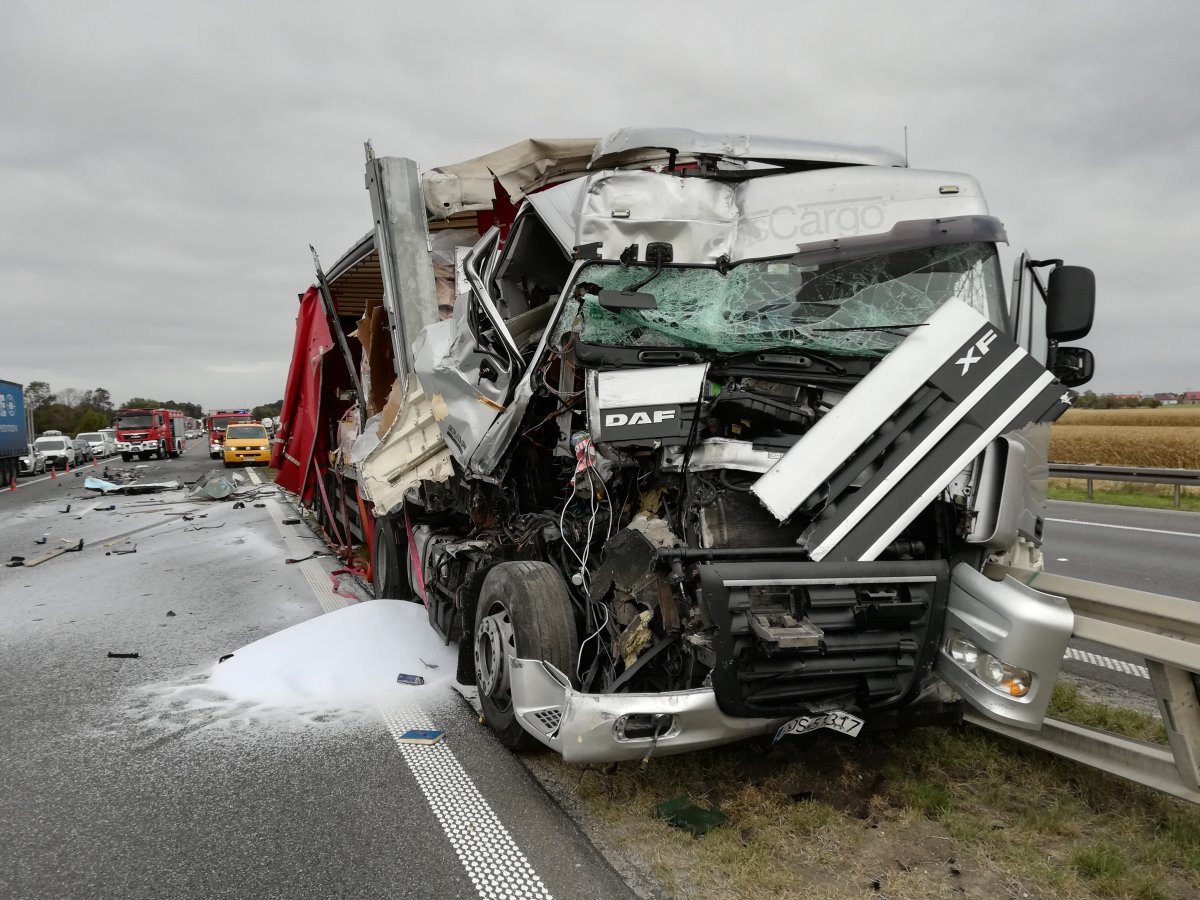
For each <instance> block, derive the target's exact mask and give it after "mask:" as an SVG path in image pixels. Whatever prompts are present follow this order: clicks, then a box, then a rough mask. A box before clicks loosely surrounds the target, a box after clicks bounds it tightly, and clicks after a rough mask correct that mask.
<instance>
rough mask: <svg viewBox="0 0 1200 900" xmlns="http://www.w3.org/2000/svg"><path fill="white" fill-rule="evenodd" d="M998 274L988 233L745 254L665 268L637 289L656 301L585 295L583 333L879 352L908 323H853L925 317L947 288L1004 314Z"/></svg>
mask: <svg viewBox="0 0 1200 900" xmlns="http://www.w3.org/2000/svg"><path fill="white" fill-rule="evenodd" d="M651 272H652V270H651V269H649V268H647V267H646V266H620V265H615V264H602V263H598V264H594V265H590V266H585V267H584V268H583V269H581V270H580V273H579V278H578V280H579V281H580V282H592V283H593V284H596V285H599V286H600V287H601V288H607V289H612V290H622V289H625V288H628V287H629V286H630V285H634V284H636V283H638V282H639V281H642V280H643V279H645V278H647V277H648V276H649V275H650V274H651ZM1001 283H1002V282H1001V278H1000V270H999V262H998V259H997V256H996V248H995V246H994V245H992V244H987V243H970V244H952V245H949V246H942V247H926V248H920V249H915V250H901V251H897V252H895V253H885V254H880V255H878V256H870V257H865V258H862V259H854V260H840V261H837V262H829V263H823V264H820V265H813V266H804V265H797V264H796V263H794V262H792V261H791V260H788V259H780V260H768V261H762V262H747V263H742V264H741V265H738V266H735V267H734V268H732V269H730V270H729V271H728V272H727V273H726V274H725V275H722V274H720V273H719V272H718V271H717V270H716V269H710V268H703V269H702V268H669V269H664V270H663V271H662V273H661V274H660V275H659V276H658V277H657V278H655V279H654V280H652V281H651V282H650V283H649V284H647V285H646V286H645V287H644V288H642V289H641V290H643V291H645V292H648V293H652V294H654V296H655V297H656V298H657V301H658V308H657V309H652V310H621V311H619V312H609V311H608V310H605V309H602V308H601V307H600V304H599V302H598V300H597V298H596V297H595V296H594V295H587V296H586V297H585V299H584V302H583V307H582V310H581V313H582V326H581V332H580V337H581V339H582V340H584V341H586V342H587V343H590V344H603V345H607V346H615V347H700V348H706V349H711V350H717V351H721V352H725V353H740V352H745V351H753V350H769V349H773V348H798V349H805V350H816V351H823V352H826V353H835V354H841V355H848V356H883V355H885V354H886V353H887V352H888V351H889V350H891V349H892V348H893V347H895V346H896V345H897V344H898V343H900V341H902V340H903V339H904V338H905V337H906V336H907V335H908V334H909V333H910V331H909V330H905V329H900V330H897V331H895V332H891V331H882V330H875V331H872V330H862V331H858V330H854V329H861V328H865V329H872V328H880V326H893V325H913V324H917V323H920V322H924V321H925V320H926V319H928V318H929V316H930V315H932V313H933V312H934V310H936V309H937V308H938V307H939V306H941V305H942V304H943V303H945V302H946V301H947V300H950V299H951V298H954V299H958V300H961V301H962V302H964V303H966V304H967V305H968V306H970V307H971V308H973V309H974V310H975V311H976V312H979V313H980V314H982V315H984V316H986V317H987V318H989V319H990V320H991V321H993V322H999V321H1001V318H1000V316H1001V313H1000V310H1001V308H1002V303H1003V292H1002V288H1001ZM839 329H849V330H839Z"/></svg>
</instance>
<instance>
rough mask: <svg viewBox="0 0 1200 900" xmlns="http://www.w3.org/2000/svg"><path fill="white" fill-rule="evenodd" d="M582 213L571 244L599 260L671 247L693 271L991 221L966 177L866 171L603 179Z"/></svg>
mask: <svg viewBox="0 0 1200 900" xmlns="http://www.w3.org/2000/svg"><path fill="white" fill-rule="evenodd" d="M947 187H953V192H952V193H947V192H944V191H943V188H947ZM564 193H565V192H564ZM577 209H578V212H577V219H578V221H577V225H576V240H575V243H576V244H578V245H581V246H582V245H589V244H598V245H599V246H598V247H597V248H596V252H597V253H598V254H599V258H601V259H608V260H616V259H619V258H620V256H621V254H622V252H624V251H625V249H626V248H627V247H629V246H630V245H631V244H637V245H638V246H639V248H640V250H641V252H642V255H641V256H640V257H639V258H640V259H643V260H644V258H645V257H644V252H645V247H646V244H647V243H649V242H651V241H666V242H669V243H671V245H672V248H673V254H674V262H675V263H676V264H694V265H712V264H714V263H716V261H717V260H718V259H720V258H721V257H725V258H727V259H728V260H729V261H731V262H739V261H742V260H751V259H765V258H768V257H777V256H785V255H790V254H794V253H795V252H796V250H797V248H799V247H801V246H803V245H805V244H811V243H814V242H820V241H830V240H845V239H847V238H857V237H862V236H864V235H875V234H887V233H888V232H890V231H892V230H893V229H894V228H895V227H896V225H897V224H898V223H901V222H910V221H923V220H932V219H945V218H953V217H959V216H986V215H987V214H988V209H987V203H986V202H985V201H984V198H983V194H982V191H981V190H980V188H979V184H978V182H976V181H975V179H974V178H971V177H970V176H969V175H963V174H962V173H958V172H933V171H919V170H916V169H879V168H869V167H846V168H835V169H819V170H816V171H808V172H789V173H782V174H778V175H770V176H768V177H761V178H752V179H749V180H745V181H741V182H724V181H714V180H709V179H703V178H681V177H679V176H675V175H666V174H661V173H656V172H644V171H622V172H600V173H597V174H595V175H592V176H591V177H590V178H589V179H588V180H587V185H586V189H585V193H584V195H583V197H582V198H581V201H580V203H579V204H578V207H577Z"/></svg>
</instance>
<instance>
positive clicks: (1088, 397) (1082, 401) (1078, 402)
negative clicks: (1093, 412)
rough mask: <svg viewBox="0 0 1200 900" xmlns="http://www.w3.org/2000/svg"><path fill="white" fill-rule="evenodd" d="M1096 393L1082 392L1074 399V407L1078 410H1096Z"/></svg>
mask: <svg viewBox="0 0 1200 900" xmlns="http://www.w3.org/2000/svg"><path fill="white" fill-rule="evenodd" d="M1096 402H1097V398H1096V392H1095V391H1084V392H1083V393H1082V394H1080V395H1079V396H1078V397H1077V398H1076V399H1075V406H1076V407H1077V408H1078V409H1095V408H1096Z"/></svg>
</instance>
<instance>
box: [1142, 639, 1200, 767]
mask: <svg viewBox="0 0 1200 900" xmlns="http://www.w3.org/2000/svg"><path fill="white" fill-rule="evenodd" d="M1146 668H1147V669H1148V670H1149V672H1150V681H1151V683H1152V684H1153V685H1154V693H1155V695H1156V696H1157V697H1158V708H1159V710H1161V712H1162V719H1163V724H1164V725H1165V726H1166V728H1167V740H1168V742H1169V743H1170V745H1171V752H1172V753H1173V754H1174V755H1175V765H1176V767H1177V768H1178V769H1179V780H1180V781H1181V782H1183V783H1184V784H1185V785H1187V786H1188V787H1190V788H1192V789H1193V790H1194V789H1197V788H1200V699H1198V698H1197V695H1196V676H1195V675H1193V674H1192V673H1191V672H1188V671H1187V670H1186V669H1178V668H1175V667H1174V666H1167V665H1164V664H1163V663H1160V662H1157V661H1156V660H1153V659H1148V660H1146Z"/></svg>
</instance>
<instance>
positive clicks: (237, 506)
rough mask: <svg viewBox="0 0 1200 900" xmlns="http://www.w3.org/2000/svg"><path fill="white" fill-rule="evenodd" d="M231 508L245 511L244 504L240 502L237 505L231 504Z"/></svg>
mask: <svg viewBox="0 0 1200 900" xmlns="http://www.w3.org/2000/svg"><path fill="white" fill-rule="evenodd" d="M233 508H234V509H245V508H246V504H245V503H243V502H242V501H241V500H239V501H238V502H237V503H235V504H233Z"/></svg>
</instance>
